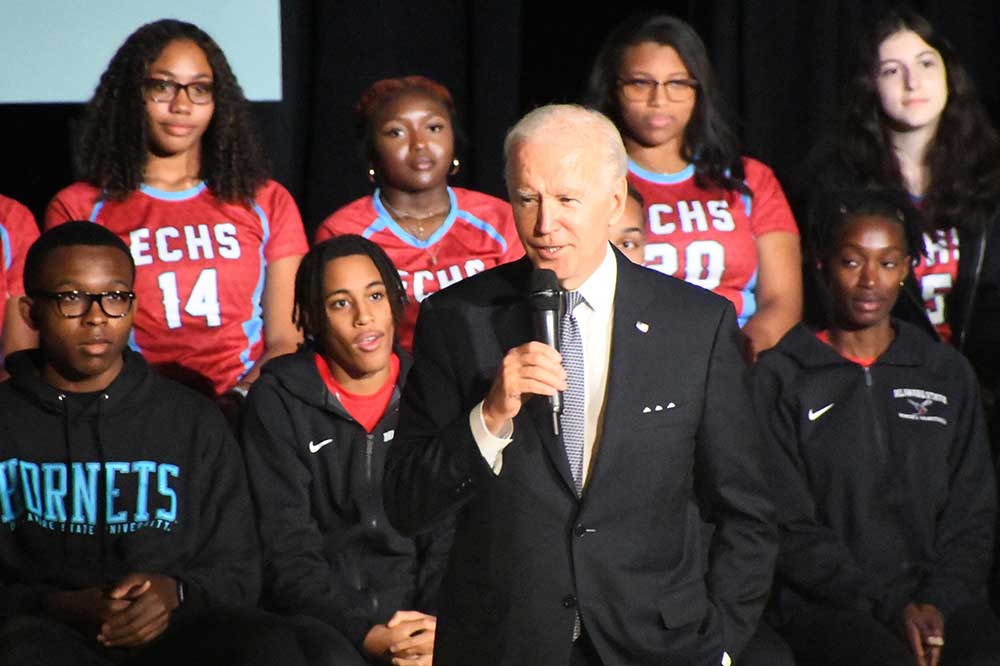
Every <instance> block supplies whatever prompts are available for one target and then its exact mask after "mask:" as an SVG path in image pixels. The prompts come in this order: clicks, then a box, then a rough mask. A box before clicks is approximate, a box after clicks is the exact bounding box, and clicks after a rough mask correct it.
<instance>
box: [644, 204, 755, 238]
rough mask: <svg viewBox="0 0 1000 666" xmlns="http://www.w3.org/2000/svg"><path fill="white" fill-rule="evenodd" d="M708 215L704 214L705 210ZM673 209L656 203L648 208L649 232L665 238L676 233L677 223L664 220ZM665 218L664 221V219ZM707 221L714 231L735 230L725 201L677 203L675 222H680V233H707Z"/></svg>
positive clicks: (667, 205)
mask: <svg viewBox="0 0 1000 666" xmlns="http://www.w3.org/2000/svg"><path fill="white" fill-rule="evenodd" d="M706 208H707V209H708V214H707V215H706V214H705V209H706ZM673 212H674V209H673V208H672V207H671V206H670V204H665V203H657V204H652V205H651V206H650V207H649V211H648V213H647V215H648V218H649V230H650V231H651V232H652V233H653V234H659V235H661V236H667V235H670V234H672V233H674V232H675V231H677V222H675V221H670V220H669V218H666V216H668V215H672V214H673ZM665 218H666V219H665ZM709 219H711V223H712V228H714V229H715V230H716V231H733V230H735V229H736V221H735V220H733V215H732V213H730V212H729V202H727V201H726V200H725V199H719V200H713V201H706V202H701V201H698V200H694V201H678V202H677V221H679V222H680V231H681V232H682V233H686V234H691V233H695V232H704V231H708V224H709Z"/></svg>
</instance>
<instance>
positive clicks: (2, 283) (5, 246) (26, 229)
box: [0, 195, 38, 333]
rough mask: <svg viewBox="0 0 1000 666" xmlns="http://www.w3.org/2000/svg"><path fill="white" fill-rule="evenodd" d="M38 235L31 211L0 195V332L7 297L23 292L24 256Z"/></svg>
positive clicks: (16, 295) (22, 293)
mask: <svg viewBox="0 0 1000 666" xmlns="http://www.w3.org/2000/svg"><path fill="white" fill-rule="evenodd" d="M36 238H38V225H37V224H35V216H34V215H32V214H31V211H29V210H28V209H27V208H26V207H25V206H24V205H23V204H20V203H18V202H16V201H14V200H13V199H11V198H9V197H5V196H2V195H0V333H2V332H3V312H4V307H5V306H6V304H7V299H9V298H18V297H20V296H23V295H24V256H25V255H26V254H27V253H28V248H29V247H31V244H32V243H34V242H35V239H36Z"/></svg>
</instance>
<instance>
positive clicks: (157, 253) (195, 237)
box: [129, 222, 242, 266]
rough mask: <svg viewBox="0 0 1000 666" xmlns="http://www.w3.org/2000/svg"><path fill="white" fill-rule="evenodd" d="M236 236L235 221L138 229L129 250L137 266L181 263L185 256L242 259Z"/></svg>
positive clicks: (131, 238)
mask: <svg viewBox="0 0 1000 666" xmlns="http://www.w3.org/2000/svg"><path fill="white" fill-rule="evenodd" d="M151 236H152V238H151ZM236 236H237V232H236V225H234V224H232V223H231V222H221V223H219V224H215V225H212V226H209V225H207V224H197V225H184V226H182V227H180V228H178V227H160V228H159V229H156V231H155V232H152V233H151V232H150V230H149V229H146V228H143V229H135V230H134V231H130V232H129V250H131V252H132V259H133V260H135V265H136V266H148V265H150V264H152V263H153V262H154V261H156V260H159V261H162V262H165V263H173V262H178V261H181V260H183V259H184V257H185V256H187V258H188V259H190V260H192V261H197V260H200V259H214V258H215V256H216V254H218V256H219V257H221V258H222V259H239V258H240V256H241V254H242V250H241V249H240V244H239V241H238V240H237V237H236ZM151 240H152V242H150V241H151Z"/></svg>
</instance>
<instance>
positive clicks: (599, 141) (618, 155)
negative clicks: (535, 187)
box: [503, 104, 628, 180]
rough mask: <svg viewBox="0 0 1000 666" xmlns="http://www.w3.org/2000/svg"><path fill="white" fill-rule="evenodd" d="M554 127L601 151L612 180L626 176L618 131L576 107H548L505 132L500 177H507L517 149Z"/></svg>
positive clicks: (596, 115) (597, 114) (601, 116)
mask: <svg viewBox="0 0 1000 666" xmlns="http://www.w3.org/2000/svg"><path fill="white" fill-rule="evenodd" d="M558 126H562V127H568V128H571V129H573V130H574V135H575V136H578V137H579V138H580V144H581V145H583V146H588V147H589V146H593V147H594V149H599V150H601V151H602V153H603V155H604V158H603V160H602V162H604V163H605V164H607V166H608V170H609V173H610V177H611V178H612V179H613V180H617V179H620V178H624V177H625V175H626V173H628V154H627V153H626V152H625V144H624V143H622V137H621V134H619V133H618V128H617V127H615V124H614V123H613V122H611V120H609V119H608V117H607V116H605V115H604V114H603V113H601V112H600V111H595V110H594V109H588V108H586V107H583V106H580V105H578V104H550V105H548V106H541V107H539V108H537V109H535V110H534V111H531V112H530V113H528V114H527V115H526V116H524V117H523V118H521V120H519V121H518V122H517V124H516V125H514V126H513V127H512V128H510V130H509V131H508V132H507V138H506V139H504V142H503V157H504V165H505V166H504V175H505V176H507V175H508V173H509V170H510V161H511V158H512V156H513V154H514V151H515V150H516V149H517V147H518V146H520V145H521V144H522V143H526V142H527V141H529V140H531V139H534V138H535V137H536V136H537V135H540V134H541V132H542V131H543V130H547V129H551V128H553V127H558Z"/></svg>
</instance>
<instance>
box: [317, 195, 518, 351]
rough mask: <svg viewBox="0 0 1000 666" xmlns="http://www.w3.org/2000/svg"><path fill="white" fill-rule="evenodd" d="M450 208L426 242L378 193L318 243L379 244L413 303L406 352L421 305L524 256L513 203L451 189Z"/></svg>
mask: <svg viewBox="0 0 1000 666" xmlns="http://www.w3.org/2000/svg"><path fill="white" fill-rule="evenodd" d="M448 197H449V199H451V210H450V211H449V212H448V217H446V218H445V220H444V222H443V223H442V224H441V226H440V227H439V228H438V230H437V231H435V232H434V233H433V234H431V235H430V237H429V238H427V239H426V240H420V239H419V238H417V237H416V236H414V235H413V234H411V233H410V232H408V231H407V230H406V229H404V228H403V227H402V226H400V225H399V223H398V222H396V220H394V219H392V216H391V215H389V213H388V211H386V209H385V207H384V206H383V205H382V201H381V199H379V191H378V190H375V194H374V195H371V196H367V197H362V198H360V199H357V200H356V201H353V202H352V203H349V204H347V205H346V206H344V207H343V208H341V209H340V210H338V211H336V212H335V213H333V214H332V215H330V217H328V218H326V220H324V221H323V224H322V225H320V227H319V229H317V230H316V242H317V243H319V242H321V241H324V240H326V239H327V238H330V237H331V236H340V235H343V234H357V235H359V236H364V237H365V238H367V239H369V240H371V241H372V242H374V243H377V244H378V245H379V246H380V247H381V248H382V249H383V250H385V253H386V254H387V255H389V258H390V259H392V263H394V264H395V265H396V269H397V270H398V271H399V276H400V277H401V278H402V279H403V286H404V287H406V295H407V296H408V297H409V298H410V304H409V306H407V308H406V314H405V316H404V317H403V321H402V322H401V323H400V326H399V329H398V330H397V331H396V337H397V339H398V340H399V343H400V344H401V345H402V346H403V348H404V349H407V350H409V349H410V348H411V347H412V346H413V327H414V326H415V325H416V322H417V313H418V311H419V308H420V301H422V300H424V298H426V297H427V296H430V295H431V294H433V293H434V292H436V291H439V290H441V289H444V288H445V287H447V286H448V285H450V284H452V283H455V282H458V281H459V280H461V279H462V278H467V277H469V276H470V275H475V274H476V273H480V272H482V271H485V270H486V269H487V268H493V267H494V266H497V265H499V264H505V263H507V262H508V261H513V260H515V259H520V258H521V257H522V256H524V248H523V247H522V246H521V241H520V239H519V238H518V236H517V228H516V227H515V226H514V214H513V212H512V211H511V208H510V204H509V203H507V202H506V201H503V200H501V199H497V198H496V197H491V196H490V195H488V194H483V193H482V192H474V191H472V190H463V189H462V188H459V187H454V188H452V187H449V188H448Z"/></svg>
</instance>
